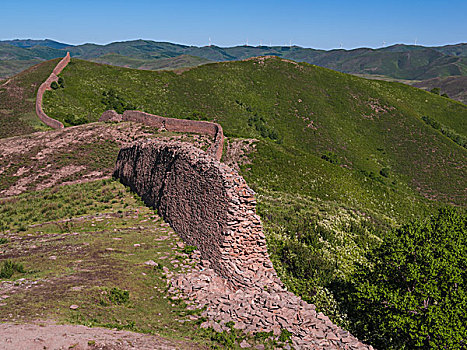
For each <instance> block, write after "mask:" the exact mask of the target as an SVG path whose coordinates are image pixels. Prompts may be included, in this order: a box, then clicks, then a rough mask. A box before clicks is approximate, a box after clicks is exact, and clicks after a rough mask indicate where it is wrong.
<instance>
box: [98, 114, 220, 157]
mask: <svg viewBox="0 0 467 350" xmlns="http://www.w3.org/2000/svg"><path fill="white" fill-rule="evenodd" d="M99 121H101V122H106V121H112V122H122V121H132V122H138V123H143V124H145V125H148V126H153V127H156V128H158V129H161V130H166V131H172V132H188V133H196V134H204V135H209V136H211V137H212V138H213V143H212V144H211V146H210V147H209V149H208V150H207V153H208V154H210V155H211V156H213V157H214V158H215V159H217V160H221V158H222V151H223V148H224V133H223V131H222V127H221V126H220V125H219V124H217V123H212V122H206V121H199V120H186V119H176V118H165V117H160V116H158V115H154V114H149V113H144V112H140V111H125V112H124V113H123V114H118V113H117V112H115V111H112V110H110V111H105V112H104V113H103V114H102V115H101V117H100V118H99Z"/></svg>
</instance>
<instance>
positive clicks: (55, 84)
mask: <svg viewBox="0 0 467 350" xmlns="http://www.w3.org/2000/svg"><path fill="white" fill-rule="evenodd" d="M50 87H51V88H52V89H54V90H57V89H58V88H59V86H58V83H57V82H56V81H53V82H52V83H51V84H50Z"/></svg>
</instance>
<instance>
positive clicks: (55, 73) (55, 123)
mask: <svg viewBox="0 0 467 350" xmlns="http://www.w3.org/2000/svg"><path fill="white" fill-rule="evenodd" d="M69 62H70V53H69V52H67V54H66V56H65V57H63V58H62V59H61V60H60V62H59V63H58V64H57V66H55V68H54V70H53V72H52V73H51V74H50V75H49V77H48V78H47V80H46V81H44V82H43V83H42V84H41V86H39V90H38V91H37V96H36V114H37V116H38V117H39V119H40V120H42V122H43V123H44V124H46V125H48V126H50V127H51V128H53V129H63V128H64V126H63V124H62V123H61V122H59V121H58V120H56V119H53V118H50V117H49V116H48V115H47V114H45V112H44V111H43V110H42V99H43V97H44V92H45V91H46V90H51V87H50V85H51V84H52V82H54V81H58V74H60V73H61V72H62V70H63V69H64V68H65V67H66V66H67V64H68V63H69Z"/></svg>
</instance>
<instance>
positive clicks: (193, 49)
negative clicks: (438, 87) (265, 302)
mask: <svg viewBox="0 0 467 350" xmlns="http://www.w3.org/2000/svg"><path fill="white" fill-rule="evenodd" d="M466 47H467V45H466V44H457V45H448V46H442V47H424V46H414V45H393V46H389V47H384V48H380V49H370V48H358V49H354V50H342V49H340V50H329V51H325V50H316V49H311V48H303V47H299V46H246V45H242V46H235V47H219V46H215V45H211V46H204V47H197V46H186V45H179V44H173V43H168V42H154V41H151V40H133V41H124V42H113V43H110V44H107V45H96V44H83V45H78V46H69V47H67V45H66V44H61V43H56V42H53V41H47V40H45V41H28V40H23V41H21V40H20V41H4V42H1V41H0V59H1V60H0V77H2V76H4V77H6V76H11V75H13V74H14V73H17V72H19V70H18V69H20V68H21V67H26V66H25V63H26V62H27V60H32V59H35V60H45V59H51V58H55V57H60V56H64V55H65V52H66V51H70V52H71V55H72V57H76V58H81V59H87V60H95V61H98V62H101V63H109V64H114V65H119V66H128V67H132V68H139V66H138V63H139V64H140V65H141V63H142V61H145V62H146V63H147V64H146V66H145V67H143V69H148V68H147V67H150V68H149V69H159V67H158V66H159V65H160V62H158V61H159V60H161V59H171V58H176V57H180V56H185V57H186V56H195V57H197V58H198V60H203V61H206V60H208V61H233V60H242V59H246V58H250V57H255V56H265V55H273V56H279V57H282V58H287V59H292V60H295V61H302V62H307V63H311V64H316V65H319V66H322V67H326V68H331V69H335V70H338V71H341V72H346V73H357V74H373V75H387V76H389V77H392V78H396V79H410V80H414V79H417V80H421V79H430V78H435V77H443V76H459V75H466V74H467V56H466V55H465V52H466ZM169 61H170V60H169ZM188 64H189V65H191V66H196V65H198V64H199V63H198V61H197V60H194V59H193V58H191V59H190V60H188V62H185V63H184V65H188ZM2 72H3V73H2ZM1 74H3V75H1ZM464 88H465V87H464Z"/></svg>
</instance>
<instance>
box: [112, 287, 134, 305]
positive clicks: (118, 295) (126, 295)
mask: <svg viewBox="0 0 467 350" xmlns="http://www.w3.org/2000/svg"><path fill="white" fill-rule="evenodd" d="M109 300H110V302H111V303H112V304H114V305H122V304H125V303H127V302H128V301H129V300H130V292H129V291H127V290H122V289H120V288H117V287H114V288H112V289H111V290H110V291H109Z"/></svg>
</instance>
